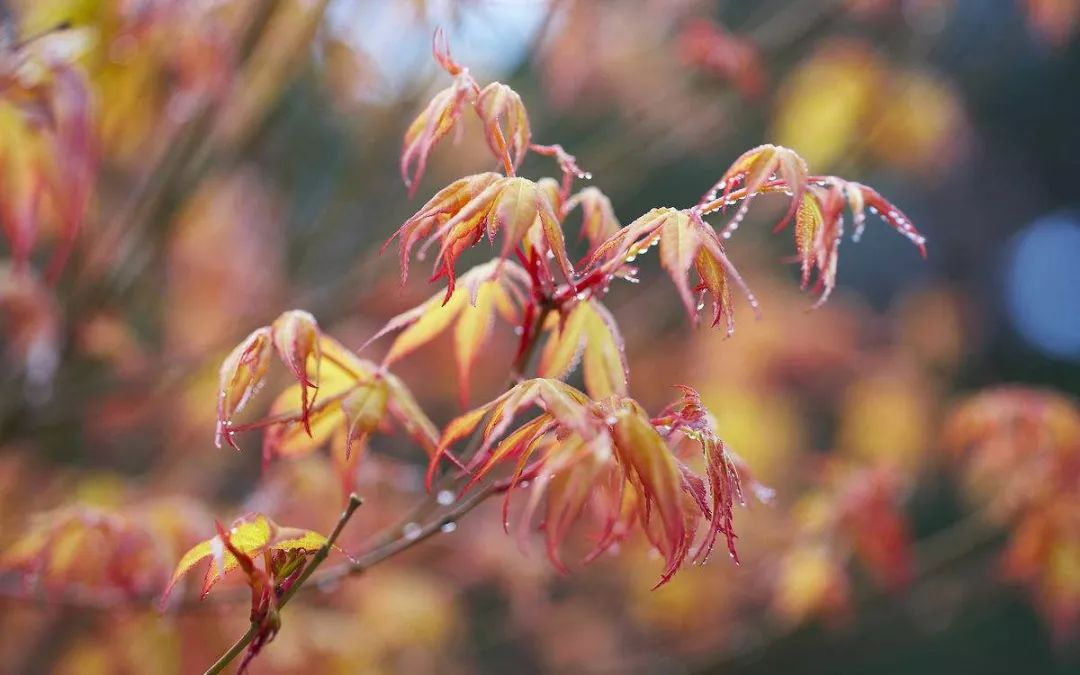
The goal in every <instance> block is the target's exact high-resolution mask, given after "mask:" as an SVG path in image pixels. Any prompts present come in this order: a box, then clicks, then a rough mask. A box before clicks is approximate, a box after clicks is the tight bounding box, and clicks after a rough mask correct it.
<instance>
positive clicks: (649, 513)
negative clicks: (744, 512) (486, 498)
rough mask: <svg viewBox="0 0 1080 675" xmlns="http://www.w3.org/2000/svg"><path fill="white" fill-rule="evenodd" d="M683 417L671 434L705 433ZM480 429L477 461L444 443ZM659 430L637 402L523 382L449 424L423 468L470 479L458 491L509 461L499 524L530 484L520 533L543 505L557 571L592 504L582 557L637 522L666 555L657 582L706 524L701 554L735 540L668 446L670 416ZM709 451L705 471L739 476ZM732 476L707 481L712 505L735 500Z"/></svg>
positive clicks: (723, 457)
mask: <svg viewBox="0 0 1080 675" xmlns="http://www.w3.org/2000/svg"><path fill="white" fill-rule="evenodd" d="M533 406H535V407H538V408H539V409H540V414H539V415H537V416H536V417H535V418H533V419H531V420H529V421H527V422H525V423H524V424H522V425H520V426H519V427H518V428H517V429H515V430H513V431H509V430H510V428H511V425H512V424H513V422H514V419H515V418H516V417H517V416H518V415H519V414H520V413H521V412H522V411H524V410H526V409H528V408H530V407H533ZM684 407H685V405H684ZM669 414H674V413H669ZM702 414H704V413H702ZM684 417H685V419H684ZM684 417H679V418H678V419H679V421H680V424H679V430H680V431H682V432H683V433H687V434H688V435H689V434H690V433H694V434H696V437H699V438H700V437H701V434H702V433H703V431H701V430H703V429H705V428H706V427H705V426H703V424H704V423H703V422H701V421H700V420H699V419H697V417H695V416H694V415H690V414H689V413H687V414H686V415H685V416H684ZM485 419H486V422H484V420H485ZM481 423H483V427H482V428H481V432H480V439H481V445H480V448H479V450H478V451H477V453H476V455H474V456H473V457H471V458H457V457H455V456H454V455H453V454H452V453H451V451H450V447H451V446H452V445H453V444H454V443H456V442H457V441H460V440H461V439H463V438H465V437H466V436H468V435H469V434H470V433H472V432H473V431H474V430H475V429H476V428H477V427H479V426H480V425H481ZM659 424H660V426H657V424H654V421H653V420H650V418H649V416H648V415H647V414H646V413H645V411H644V409H642V407H641V406H640V405H639V404H638V403H637V402H635V401H634V400H632V399H630V398H626V397H624V396H618V395H615V396H610V397H608V398H606V399H603V400H601V401H594V400H592V399H590V398H589V397H588V396H587V395H585V394H584V393H582V392H580V391H578V390H577V389H575V388H573V387H571V386H569V385H567V384H564V383H563V382H560V381H558V380H552V379H546V378H536V379H532V380H526V381H524V382H521V383H519V384H518V385H516V386H515V387H513V388H512V389H510V391H508V392H507V393H505V394H503V395H502V396H500V397H498V398H496V399H495V400H493V401H491V402H490V403H488V404H486V405H483V406H481V407H479V408H476V409H475V410H472V411H470V412H467V413H465V414H464V415H461V416H459V417H457V418H455V419H454V420H452V421H451V422H450V423H449V424H448V425H447V427H446V429H445V430H444V432H443V437H442V439H441V440H440V443H439V451H438V452H437V453H436V454H435V456H434V457H433V459H432V462H431V465H430V466H429V470H428V484H429V486H430V485H431V482H432V479H433V477H434V475H435V472H436V470H437V468H438V466H439V464H440V463H441V462H442V461H443V460H445V459H451V460H453V461H454V463H455V464H457V465H459V466H463V467H464V468H465V469H466V470H467V471H469V472H471V473H472V476H471V477H470V480H469V481H468V482H467V483H466V485H465V487H464V488H463V492H464V491H467V490H469V489H470V488H471V487H472V486H473V485H475V484H476V483H477V482H478V481H480V480H482V479H483V478H484V477H486V476H488V475H489V474H490V473H491V472H492V471H493V470H494V469H495V468H496V467H497V466H499V465H502V464H504V463H511V464H512V465H513V466H514V469H513V472H512V474H511V476H510V478H509V479H508V481H507V482H505V483H501V484H500V485H502V486H503V488H502V489H505V492H506V497H505V499H504V505H503V513H504V515H503V518H504V524H505V525H506V526H507V527H509V504H510V497H511V495H512V493H513V491H514V488H515V486H517V485H519V484H521V483H522V482H523V481H525V480H530V481H532V485H531V489H530V494H529V498H528V502H527V504H526V506H525V508H524V511H523V514H522V519H521V520H522V530H524V528H525V527H526V526H527V525H528V524H529V523H530V522H531V521H532V520H533V516H534V514H535V513H536V511H537V509H538V508H539V506H540V505H541V503H545V502H546V515H545V517H544V518H543V521H542V522H543V523H544V526H543V527H544V530H545V534H546V539H547V550H548V557H549V558H550V559H551V561H552V563H553V564H554V565H555V566H556V567H558V568H559V569H561V570H564V569H565V565H564V564H563V563H562V561H561V559H560V556H559V553H558V549H559V547H560V543H561V542H562V540H563V538H564V537H565V535H566V534H567V532H568V531H569V528H570V526H571V524H572V523H573V522H575V521H576V520H577V519H578V518H579V517H580V515H581V514H582V513H583V512H584V510H585V506H586V505H587V504H592V505H593V506H594V508H593V509H592V511H593V512H594V513H595V514H597V516H598V518H599V520H600V532H599V536H598V537H597V544H596V545H595V546H594V548H593V550H592V552H591V553H589V555H588V556H586V561H588V560H592V559H594V558H595V557H596V556H597V555H599V554H600V553H601V552H603V551H604V550H606V549H608V548H610V546H612V545H613V544H614V543H616V542H618V541H620V540H622V539H624V538H625V537H626V536H628V535H629V533H630V532H631V531H632V528H633V526H634V525H635V524H638V525H639V526H640V527H641V529H642V531H643V532H644V533H645V534H646V536H647V538H648V539H649V541H650V543H651V544H652V546H653V547H654V548H655V549H656V550H657V551H658V552H659V553H660V554H661V555H662V556H663V557H664V560H665V566H664V570H663V572H662V574H661V578H660V581H659V583H658V584H657V585H660V584H663V583H665V582H666V581H668V580H669V579H670V578H671V577H672V575H674V574H675V572H677V571H678V570H679V568H680V567H681V565H682V563H683V561H684V560H685V559H686V558H687V556H688V555H689V553H690V551H691V549H692V547H693V543H694V539H695V536H696V533H697V530H698V526H699V524H700V523H702V522H704V523H706V525H707V530H708V532H709V534H707V535H706V537H705V539H704V540H703V541H702V542H701V544H699V551H702V554H701V555H702V558H704V557H705V556H706V555H707V551H708V550H709V549H710V548H711V546H712V544H711V542H712V540H713V539H715V536H716V534H717V533H718V532H726V533H728V536H729V537H730V538H732V539H733V537H734V534H733V533H732V532H731V518H730V514H729V513H728V512H726V511H721V514H720V516H718V517H714V516H713V510H712V508H711V507H710V505H709V502H708V493H709V490H710V488H709V487H707V486H706V483H705V481H704V480H703V479H702V478H701V477H699V476H697V475H696V474H694V473H693V472H692V471H691V470H690V469H689V467H687V466H686V465H685V464H684V463H683V462H681V461H680V460H679V458H678V457H677V456H676V454H675V452H674V450H673V448H672V443H673V442H675V441H676V440H678V439H677V438H676V436H678V438H679V439H681V438H682V436H679V435H678V434H674V433H673V432H674V431H675V430H676V427H675V426H673V424H672V423H671V420H661V422H660V423H659ZM661 430H662V431H661ZM508 432H509V433H508ZM710 449H711V450H712V455H711V458H710V461H709V463H710V466H713V467H719V468H718V469H714V473H715V472H717V471H720V470H724V471H729V472H734V471H737V470H738V469H737V467H734V463H733V462H734V460H732V459H731V455H729V454H727V453H726V452H725V450H724V449H722V448H718V447H716V446H715V445H712V446H710ZM733 467H734V468H733ZM737 480H738V476H737V474H732V473H728V474H726V475H724V476H721V477H719V478H718V480H717V481H712V482H711V484H712V485H715V486H716V487H714V488H713V489H714V490H715V491H716V492H717V493H716V494H714V495H713V503H718V504H720V505H721V506H724V505H725V504H727V500H728V499H734V498H735V496H736V491H735V490H734V488H733V487H732V485H733V484H734V485H737ZM733 481H735V482H734V483H733ZM740 494H741V493H740Z"/></svg>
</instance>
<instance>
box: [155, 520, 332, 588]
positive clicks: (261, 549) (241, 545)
mask: <svg viewBox="0 0 1080 675" xmlns="http://www.w3.org/2000/svg"><path fill="white" fill-rule="evenodd" d="M226 539H227V540H228V546H226V543H225V540H226ZM325 543H326V537H324V536H323V535H321V534H319V533H318V532H314V531H312V530H303V529H299V528H295V527H280V526H278V524H277V523H275V522H274V521H273V520H271V519H270V518H269V517H267V516H265V515H263V514H260V513H255V514H249V515H246V516H243V517H241V518H238V519H237V520H236V521H234V522H233V524H232V525H231V526H230V528H229V529H228V530H224V529H222V528H221V527H220V525H219V534H218V535H217V536H215V537H213V538H211V539H207V540H206V541H202V542H199V543H198V544H196V545H195V546H193V547H192V548H191V549H190V550H189V551H188V552H187V553H185V554H184V555H183V556H182V557H181V558H180V561H179V562H178V563H177V564H176V569H175V570H174V571H173V574H172V578H171V579H169V583H168V584H167V585H166V586H165V590H164V592H163V593H162V596H161V606H162V607H164V606H165V605H166V604H167V603H168V600H169V596H170V595H171V594H172V592H173V589H174V588H175V587H176V585H177V584H178V583H179V582H180V580H181V579H182V578H184V576H185V575H186V574H187V573H188V572H190V571H191V570H193V569H194V568H195V567H197V566H198V565H199V564H200V563H201V562H203V561H205V560H210V565H209V566H208V567H207V568H206V574H205V575H204V576H203V581H202V586H201V588H200V591H199V597H200V598H205V597H206V596H207V594H208V593H209V592H210V589H212V588H213V587H214V584H216V583H217V582H218V581H220V580H221V579H222V578H223V577H224V576H225V575H226V574H228V573H229V572H232V571H233V570H235V569H237V568H238V567H241V566H242V564H243V566H244V567H246V568H247V569H245V572H246V573H248V574H249V575H251V574H254V572H253V568H251V567H249V565H250V564H251V559H252V558H257V557H260V556H262V554H263V553H273V552H277V551H280V552H285V553H288V552H291V551H296V552H298V553H299V554H300V555H302V556H303V555H311V554H314V553H315V552H316V551H318V550H319V548H320V547H322V546H323V544H325ZM245 558H246V559H245ZM272 571H273V570H269V571H267V570H263V572H264V573H267V572H272Z"/></svg>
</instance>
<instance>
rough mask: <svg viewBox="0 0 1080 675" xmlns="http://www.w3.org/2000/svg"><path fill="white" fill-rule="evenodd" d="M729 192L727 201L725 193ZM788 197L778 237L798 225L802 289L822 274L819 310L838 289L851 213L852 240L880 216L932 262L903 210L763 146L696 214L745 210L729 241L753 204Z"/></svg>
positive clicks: (730, 227)
mask: <svg viewBox="0 0 1080 675" xmlns="http://www.w3.org/2000/svg"><path fill="white" fill-rule="evenodd" d="M721 190H723V195H722V196H719V192H720V191H721ZM768 193H783V194H786V195H789V196H791V205H790V207H789V209H788V212H787V214H786V215H785V216H784V218H783V219H782V220H780V222H779V223H777V225H776V227H775V228H774V231H780V230H782V229H783V228H784V227H785V226H786V225H787V223H788V222H789V221H790V220H792V219H794V220H795V228H794V229H795V247H796V251H797V253H798V257H799V262H800V265H801V268H802V286H803V288H806V286H807V285H808V284H809V282H810V278H811V276H812V274H813V272H814V271H815V270H816V271H817V283H816V284H815V286H816V290H817V292H818V294H819V297H818V300H817V302H816V304H815V307H817V306H820V305H821V304H823V303H824V302H825V301H826V300H828V298H829V296H830V295H831V293H832V291H833V289H834V288H835V287H836V270H837V264H838V262H839V249H840V242H841V241H842V239H843V235H844V211H845V208H847V209H848V210H850V211H851V215H852V220H853V223H854V232H853V234H852V239H853V240H855V241H858V240H859V238H860V237H861V236H862V233H863V230H864V229H865V226H866V211H867V210H869V211H870V212H871V213H875V214H877V215H878V216H879V217H880V218H881V219H882V220H883V221H885V223H886V224H888V225H889V226H890V227H892V228H893V229H894V230H896V231H897V232H899V233H900V234H902V235H903V236H904V237H906V238H907V239H908V240H910V241H911V242H912V243H913V244H914V245H915V246H916V247H917V248H918V250H919V253H920V254H921V255H922V256H923V257H924V258H925V257H926V239H925V237H923V236H922V235H921V234H920V233H919V231H918V230H916V229H915V226H914V225H913V224H912V222H911V220H910V219H909V218H908V217H907V216H905V215H904V214H903V213H902V212H901V211H900V209H898V208H897V207H896V206H894V205H893V204H892V203H890V202H889V201H887V200H886V199H885V198H884V197H882V196H881V194H880V193H879V192H877V191H876V190H874V189H873V188H871V187H868V186H866V185H863V184H861V183H856V182H854V181H848V180H844V179H843V178H838V177H836V176H811V175H809V174H808V170H807V168H806V162H804V161H803V160H802V158H801V157H799V155H797V154H796V153H795V152H794V151H792V150H790V149H788V148H784V147H781V146H774V145H763V146H759V147H757V148H754V149H752V150H749V151H747V152H746V153H744V154H743V155H742V156H741V157H740V158H739V159H737V160H736V161H735V163H734V164H732V165H731V168H729V169H728V171H727V172H726V173H725V174H724V176H723V178H721V180H720V182H719V183H717V184H716V185H715V186H713V189H712V190H710V191H709V192H708V193H707V194H706V195H705V196H704V197H702V199H701V201H700V202H699V203H698V205H697V206H696V207H694V208H693V209H690V213H691V214H693V215H694V216H695V217H696V218H698V219H700V218H701V217H702V216H704V215H707V214H709V213H713V212H715V211H718V210H722V209H723V208H725V207H727V206H731V205H734V204H739V208H738V210H737V211H736V213H735V215H734V217H733V218H732V219H731V221H730V222H729V223H728V224H727V226H725V228H724V229H723V230H722V231H721V232H720V238H721V239H727V238H729V237H730V236H731V235H732V233H733V232H734V231H735V230H736V229H737V228H738V227H739V224H740V223H741V222H742V220H743V217H744V216H745V215H746V211H747V209H748V208H749V205H750V200H751V199H752V198H753V197H754V196H756V195H758V194H768Z"/></svg>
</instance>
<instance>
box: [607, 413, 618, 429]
mask: <svg viewBox="0 0 1080 675" xmlns="http://www.w3.org/2000/svg"><path fill="white" fill-rule="evenodd" d="M618 421H619V420H618V419H616V418H615V416H614V415H608V416H607V417H606V418H605V419H604V424H607V425H608V426H611V425H612V424H615V423H616V422H618Z"/></svg>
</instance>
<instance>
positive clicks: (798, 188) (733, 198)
mask: <svg viewBox="0 0 1080 675" xmlns="http://www.w3.org/2000/svg"><path fill="white" fill-rule="evenodd" d="M808 180H809V170H808V169H807V167H806V162H805V161H804V160H803V158H802V157H800V156H799V155H798V153H796V152H795V151H794V150H792V149H790V148H785V147H783V146H781V145H771V144H766V145H759V146H757V147H756V148H751V149H749V150H747V151H746V152H744V153H743V154H742V155H740V156H739V157H738V159H736V160H735V161H734V162H732V164H731V166H730V167H728V170H727V171H725V172H724V175H723V176H721V177H720V181H719V182H718V183H716V185H714V186H713V187H712V189H711V190H709V191H708V192H707V193H706V194H705V196H704V197H702V198H701V201H700V202H699V204H698V207H699V208H698V210H699V211H700V212H701V213H703V214H704V213H709V212H710V211H712V210H715V208H718V207H722V206H726V205H728V204H733V203H736V202H739V208H738V209H737V210H736V211H735V215H734V216H733V217H732V218H731V220H730V221H729V222H728V224H727V225H726V226H725V227H724V229H723V230H721V231H720V237H721V238H722V239H728V238H730V237H731V235H732V234H733V233H734V232H735V230H737V229H738V228H739V225H740V224H741V223H742V221H743V218H745V217H746V213H747V211H749V209H750V202H751V200H752V199H753V198H754V197H755V196H757V195H758V194H759V193H762V192H776V191H784V192H786V193H790V194H791V206H790V208H789V209H788V211H787V213H786V214H785V215H784V217H783V218H782V219H781V220H780V222H778V223H777V224H776V227H775V228H774V231H780V230H782V229H784V226H785V225H787V223H788V222H789V221H790V220H791V219H792V218H793V217H794V216H795V211H796V209H797V208H798V205H799V203H800V202H801V201H802V196H803V193H804V192H806V186H807V183H808ZM737 190H738V192H737V193H736V191H737ZM721 191H723V193H722V195H721V194H720V192H721ZM710 203H711V205H709V204H710Z"/></svg>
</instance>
